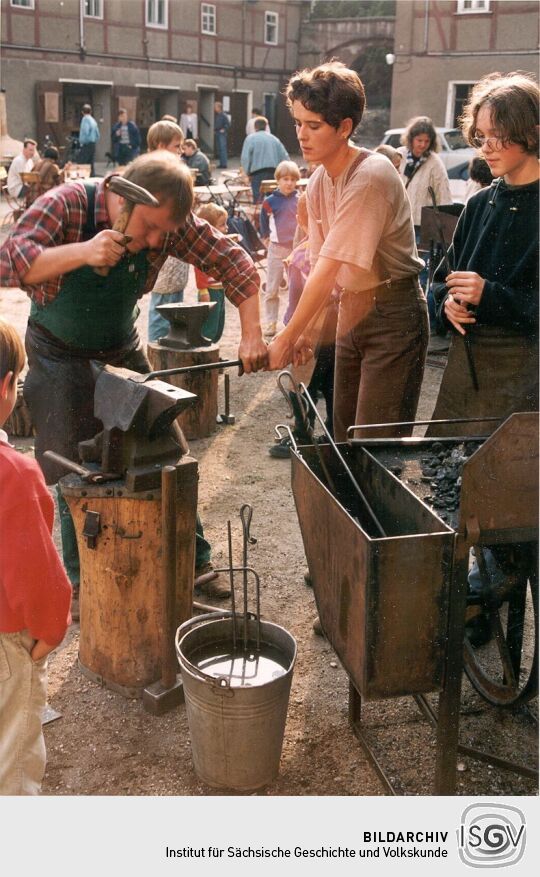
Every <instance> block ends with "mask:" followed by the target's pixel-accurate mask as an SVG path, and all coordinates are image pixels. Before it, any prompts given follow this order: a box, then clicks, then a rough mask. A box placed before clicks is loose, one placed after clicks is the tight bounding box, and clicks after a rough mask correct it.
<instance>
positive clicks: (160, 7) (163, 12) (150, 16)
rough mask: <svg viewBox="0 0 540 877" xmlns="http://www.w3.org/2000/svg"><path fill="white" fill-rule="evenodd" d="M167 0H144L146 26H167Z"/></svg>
mask: <svg viewBox="0 0 540 877" xmlns="http://www.w3.org/2000/svg"><path fill="white" fill-rule="evenodd" d="M167 12H168V0H146V25H147V27H167Z"/></svg>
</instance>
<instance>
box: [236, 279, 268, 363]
mask: <svg viewBox="0 0 540 877" xmlns="http://www.w3.org/2000/svg"><path fill="white" fill-rule="evenodd" d="M238 315H239V317H240V327H241V331H242V337H241V338H240V344H239V346H238V359H241V360H242V366H243V368H244V371H245V372H246V373H247V374H249V373H250V372H256V371H259V370H260V369H266V367H267V366H268V348H267V346H266V344H265V343H264V341H263V337H262V332H261V319H260V314H259V296H258V295H252V296H251V298H247V299H245V301H243V302H242V304H241V305H240V306H239V308H238Z"/></svg>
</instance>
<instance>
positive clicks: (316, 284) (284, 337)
mask: <svg viewBox="0 0 540 877" xmlns="http://www.w3.org/2000/svg"><path fill="white" fill-rule="evenodd" d="M340 267H341V262H338V261H336V260H335V259H328V258H327V257H325V256H321V257H319V259H318V260H317V264H316V265H315V267H314V268H313V269H312V271H311V274H310V275H309V277H308V279H307V282H306V285H305V287H304V291H303V293H302V295H301V297H300V301H299V303H298V307H297V308H296V310H295V312H294V314H293V315H292V317H291V319H290V321H289V322H288V323H287V326H286V328H285V329H283V331H282V332H280V333H279V334H278V335H276V337H275V339H274V340H273V341H272V343H271V344H270V346H269V347H268V354H269V365H268V368H269V369H270V370H271V371H272V370H274V369H279V368H286V367H287V366H288V365H289V363H291V362H293V363H294V364H295V365H303V364H304V363H305V362H307V361H308V360H309V359H310V358H311V356H312V351H311V346H310V345H311V340H310V338H309V328H310V325H312V324H313V323H314V321H315V320H316V318H317V317H318V315H319V313H320V311H321V310H322V308H323V307H324V305H325V304H326V303H327V301H328V299H329V298H330V295H331V293H332V290H333V288H334V286H335V283H336V277H337V273H338V271H339V269H340Z"/></svg>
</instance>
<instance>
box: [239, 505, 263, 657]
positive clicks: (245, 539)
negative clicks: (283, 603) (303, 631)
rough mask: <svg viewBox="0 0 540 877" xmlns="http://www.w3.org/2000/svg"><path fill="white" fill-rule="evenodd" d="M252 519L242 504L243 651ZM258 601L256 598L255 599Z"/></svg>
mask: <svg viewBox="0 0 540 877" xmlns="http://www.w3.org/2000/svg"><path fill="white" fill-rule="evenodd" d="M252 517H253V509H252V507H251V506H250V505H249V503H247V502H246V503H244V504H243V506H242V507H241V508H240V520H241V522H242V566H243V567H244V575H243V582H244V649H246V648H247V611H248V608H247V599H248V593H247V584H248V582H247V579H248V576H247V570H248V545H256V544H257V540H256V539H255V538H254V537H253V536H251V535H250V532H249V530H250V527H251V519H252ZM257 599H258V597H257ZM259 610H260V607H259V606H257V610H256V611H257V617H258V616H259ZM259 647H260V641H259V629H258V626H257V649H259Z"/></svg>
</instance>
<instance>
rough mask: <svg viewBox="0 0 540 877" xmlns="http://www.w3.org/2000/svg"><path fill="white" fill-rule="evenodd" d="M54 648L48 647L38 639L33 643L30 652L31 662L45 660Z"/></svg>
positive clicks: (42, 640)
mask: <svg viewBox="0 0 540 877" xmlns="http://www.w3.org/2000/svg"><path fill="white" fill-rule="evenodd" d="M55 648H56V646H50V645H49V643H46V642H45V640H44V639H38V640H36V642H35V643H34V646H33V648H32V651H31V652H30V657H31V658H32V660H33V661H41V660H42V658H46V657H47V655H48V654H49V653H50V652H52V651H53V650H54V649H55Z"/></svg>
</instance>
